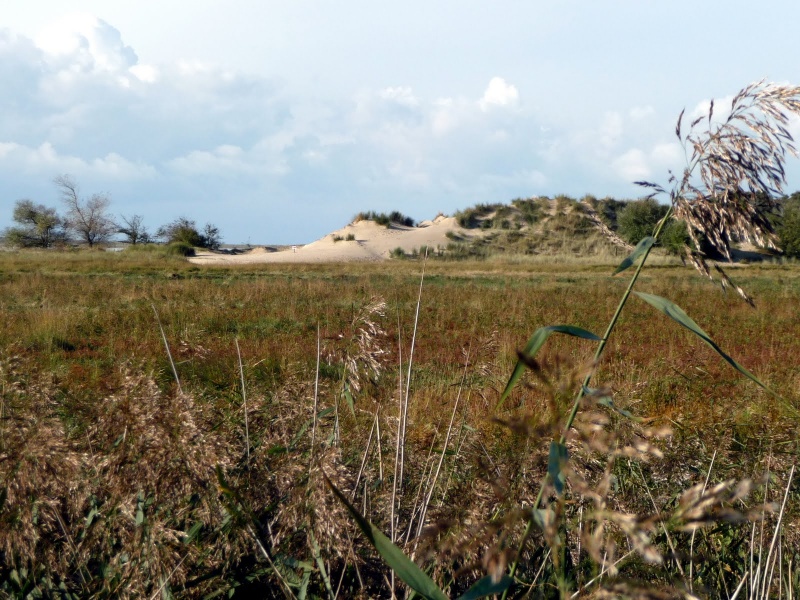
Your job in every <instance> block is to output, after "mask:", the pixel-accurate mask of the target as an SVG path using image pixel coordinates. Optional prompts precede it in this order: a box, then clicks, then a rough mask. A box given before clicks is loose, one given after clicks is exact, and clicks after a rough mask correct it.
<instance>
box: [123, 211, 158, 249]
mask: <svg viewBox="0 0 800 600" xmlns="http://www.w3.org/2000/svg"><path fill="white" fill-rule="evenodd" d="M117 233H121V234H122V235H124V236H125V241H127V242H128V243H129V244H131V245H132V246H135V245H136V244H147V243H149V242H150V234H149V233H148V231H147V229H146V228H145V226H144V224H143V218H142V215H132V216H130V217H125V216H123V217H122V223H121V224H120V225H119V227H118V228H117Z"/></svg>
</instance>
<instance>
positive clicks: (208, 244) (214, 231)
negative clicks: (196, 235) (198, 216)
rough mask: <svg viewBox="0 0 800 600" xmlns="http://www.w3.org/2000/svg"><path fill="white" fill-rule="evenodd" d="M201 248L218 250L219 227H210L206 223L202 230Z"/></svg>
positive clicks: (210, 225) (219, 239)
mask: <svg viewBox="0 0 800 600" xmlns="http://www.w3.org/2000/svg"><path fill="white" fill-rule="evenodd" d="M201 237H202V238H203V244H202V245H203V247H204V248H208V249H209V250H219V247H220V245H221V244H222V236H221V235H220V232H219V227H217V226H216V225H212V224H211V223H206V226H205V227H204V228H203V235H202V236H201Z"/></svg>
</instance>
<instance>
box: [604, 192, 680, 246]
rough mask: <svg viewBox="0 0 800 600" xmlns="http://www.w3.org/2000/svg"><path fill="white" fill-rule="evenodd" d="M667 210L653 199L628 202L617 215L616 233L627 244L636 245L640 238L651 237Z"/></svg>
mask: <svg viewBox="0 0 800 600" xmlns="http://www.w3.org/2000/svg"><path fill="white" fill-rule="evenodd" d="M667 210H668V207H667V206H665V205H663V204H659V203H658V202H657V201H656V200H654V199H653V198H645V199H644V200H634V201H632V202H629V203H628V205H627V206H626V207H625V208H623V209H622V210H620V211H619V212H618V213H617V233H619V235H620V237H621V238H622V239H624V240H625V241H626V242H628V243H629V244H634V245H635V244H638V243H639V241H640V240H641V239H642V238H645V237H647V236H648V235H653V232H654V231H655V228H656V225H658V222H659V221H660V220H661V219H663V218H664V215H665V214H667Z"/></svg>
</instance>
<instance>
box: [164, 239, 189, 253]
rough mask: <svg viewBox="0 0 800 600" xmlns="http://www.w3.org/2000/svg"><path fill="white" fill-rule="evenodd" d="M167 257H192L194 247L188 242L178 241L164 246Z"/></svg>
mask: <svg viewBox="0 0 800 600" xmlns="http://www.w3.org/2000/svg"><path fill="white" fill-rule="evenodd" d="M166 253H167V256H194V246H193V245H192V244H190V243H189V242H184V241H182V240H178V241H176V242H170V243H169V244H167V246H166Z"/></svg>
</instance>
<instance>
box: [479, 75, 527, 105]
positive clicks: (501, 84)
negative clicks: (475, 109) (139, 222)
mask: <svg viewBox="0 0 800 600" xmlns="http://www.w3.org/2000/svg"><path fill="white" fill-rule="evenodd" d="M518 101H519V91H518V90H517V88H516V87H515V86H513V85H511V84H509V83H506V80H505V79H503V78H502V77H492V80H491V81H490V82H489V85H488V87H487V88H486V91H485V92H483V97H482V98H481V100H480V102H479V103H478V105H479V106H480V107H481V110H482V111H487V110H489V109H490V108H492V107H495V106H514V105H515V104H517V102H518Z"/></svg>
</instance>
